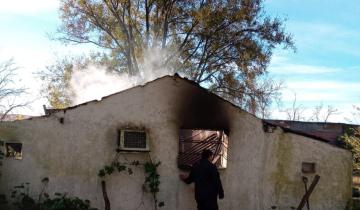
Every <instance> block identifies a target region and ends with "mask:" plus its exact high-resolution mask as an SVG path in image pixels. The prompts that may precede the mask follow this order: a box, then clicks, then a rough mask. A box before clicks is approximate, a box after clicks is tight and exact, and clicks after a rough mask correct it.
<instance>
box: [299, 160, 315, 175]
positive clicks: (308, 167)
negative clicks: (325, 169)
mask: <svg viewBox="0 0 360 210" xmlns="http://www.w3.org/2000/svg"><path fill="white" fill-rule="evenodd" d="M301 172H303V173H304V174H312V173H315V163H309V162H303V163H302V164H301Z"/></svg>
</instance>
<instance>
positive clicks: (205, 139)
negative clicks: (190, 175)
mask: <svg viewBox="0 0 360 210" xmlns="http://www.w3.org/2000/svg"><path fill="white" fill-rule="evenodd" d="M227 148H228V137H227V135H226V134H225V132H224V131H219V130H193V129H181V130H180V131H179V155H178V167H179V168H180V169H185V170H189V169H191V167H192V165H193V164H194V163H196V162H197V161H199V160H200V158H201V153H202V151H203V150H204V149H209V150H211V151H212V152H213V154H214V155H213V159H212V162H213V163H214V164H215V165H216V166H217V167H218V168H219V169H224V168H226V166H227Z"/></svg>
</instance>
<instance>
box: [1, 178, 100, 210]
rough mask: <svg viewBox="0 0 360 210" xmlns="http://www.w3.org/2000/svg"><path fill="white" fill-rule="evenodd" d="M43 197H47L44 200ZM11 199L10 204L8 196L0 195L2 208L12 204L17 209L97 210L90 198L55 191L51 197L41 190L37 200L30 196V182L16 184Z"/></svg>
mask: <svg viewBox="0 0 360 210" xmlns="http://www.w3.org/2000/svg"><path fill="white" fill-rule="evenodd" d="M45 181H48V179H47V180H45ZM42 197H44V198H45V199H43V200H42V199H41V198H42ZM11 200H12V203H11V204H8V203H9V202H7V200H6V197H5V196H4V195H2V196H0V209H3V208H2V207H8V208H10V206H11V207H13V208H15V209H16V210H97V209H96V208H92V207H91V206H90V201H89V200H82V199H80V198H78V197H70V196H67V195H66V194H61V193H55V195H54V198H50V197H49V195H48V194H47V193H44V192H41V193H40V195H39V199H38V200H35V199H33V198H32V197H30V196H29V183H26V184H21V185H19V186H15V187H14V190H13V191H12V192H11ZM13 208H11V209H13ZM5 209H7V208H5Z"/></svg>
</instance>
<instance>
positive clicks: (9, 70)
mask: <svg viewBox="0 0 360 210" xmlns="http://www.w3.org/2000/svg"><path fill="white" fill-rule="evenodd" d="M17 69H18V68H17V67H16V66H15V63H14V61H13V60H12V59H10V60H6V61H3V62H0V121H3V120H5V119H6V116H7V115H8V114H9V113H11V112H12V111H14V110H15V109H18V108H21V107H26V106H27V105H28V104H29V103H30V102H20V101H19V97H20V96H22V95H24V94H25V93H26V90H25V88H23V87H19V86H17V85H15V79H16V71H17Z"/></svg>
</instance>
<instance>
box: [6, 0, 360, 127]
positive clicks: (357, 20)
mask: <svg viewBox="0 0 360 210" xmlns="http://www.w3.org/2000/svg"><path fill="white" fill-rule="evenodd" d="M57 7H58V1H56V0H32V1H28V0H19V1H9V0H0V30H1V33H0V36H1V39H0V60H4V59H8V58H14V60H15V62H16V64H17V65H18V66H19V67H20V70H19V73H20V75H21V79H20V81H18V85H25V86H27V87H29V88H30V89H29V92H31V94H32V95H31V97H36V98H39V100H37V102H36V103H34V106H33V108H32V109H31V110H29V109H27V110H22V111H21V112H22V113H30V114H34V115H39V114H42V107H41V106H42V104H43V103H45V100H43V99H40V97H39V95H38V92H39V87H40V86H39V84H40V82H39V81H38V80H36V79H35V78H34V75H33V73H34V72H36V71H40V70H43V69H44V68H45V66H46V65H49V64H51V63H52V62H53V61H54V60H55V59H56V57H61V56H63V55H70V54H71V55H74V54H81V53H83V52H87V51H88V50H89V49H90V47H89V46H82V47H74V46H68V47H65V46H63V45H61V44H60V43H57V42H54V41H50V40H49V38H48V36H47V34H49V33H50V34H51V33H54V32H55V30H56V27H57V26H58V25H59V23H60V21H59V19H58V12H57ZM264 8H265V11H266V12H267V13H268V14H270V15H271V16H273V17H279V18H286V19H287V20H286V29H287V31H288V32H290V33H292V34H293V36H294V39H295V44H296V47H297V52H295V53H294V52H292V51H289V50H282V49H277V50H276V51H275V53H274V56H273V59H272V62H271V64H270V66H269V72H270V75H271V76H273V77H275V78H276V79H278V80H283V81H284V83H285V88H284V90H283V91H282V100H283V105H284V107H287V106H289V104H290V103H291V102H292V101H293V99H294V94H295V93H296V95H297V101H298V104H302V105H303V106H304V107H308V109H309V110H310V109H311V107H314V106H315V105H317V104H320V103H323V104H324V106H327V105H332V106H333V107H335V108H337V109H338V110H339V114H338V115H336V116H333V117H332V118H330V120H331V121H335V122H346V121H345V120H344V118H345V117H347V118H351V114H350V113H351V111H352V106H353V105H360V103H359V102H360V100H359V99H360V81H359V78H360V4H359V3H358V2H357V1H355V0H348V1H343V0H265V6H264ZM29 97H30V96H29ZM276 109H277V107H276V106H274V111H273V114H272V117H273V118H284V115H283V114H282V113H279V112H278V111H277V110H276ZM306 115H310V111H308V113H307V114H306Z"/></svg>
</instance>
